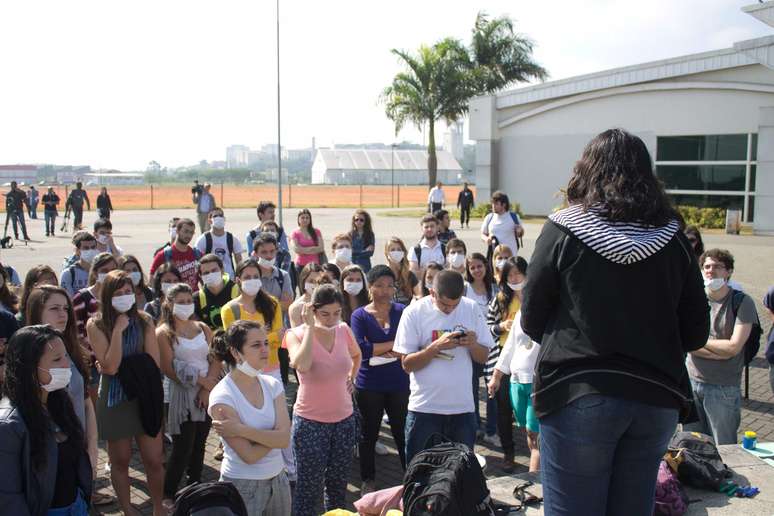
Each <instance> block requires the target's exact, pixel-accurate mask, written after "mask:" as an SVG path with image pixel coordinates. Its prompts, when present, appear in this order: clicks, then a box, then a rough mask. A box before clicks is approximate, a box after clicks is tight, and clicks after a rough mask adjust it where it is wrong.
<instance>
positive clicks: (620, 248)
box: [549, 204, 680, 265]
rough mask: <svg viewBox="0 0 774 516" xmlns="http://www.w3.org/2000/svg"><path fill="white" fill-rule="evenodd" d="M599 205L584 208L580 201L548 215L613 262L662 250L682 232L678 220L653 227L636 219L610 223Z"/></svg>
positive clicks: (624, 262) (638, 258)
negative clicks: (637, 221)
mask: <svg viewBox="0 0 774 516" xmlns="http://www.w3.org/2000/svg"><path fill="white" fill-rule="evenodd" d="M599 213H600V210H599V209H598V208H596V209H595V208H594V207H591V208H589V209H588V210H586V211H584V209H583V206H581V205H579V204H577V205H573V206H570V207H569V208H565V209H563V210H560V211H558V212H556V213H553V214H551V215H550V216H549V219H551V220H552V221H553V222H554V223H555V224H558V225H559V226H562V227H564V228H566V229H567V230H568V231H570V232H571V233H572V234H573V235H575V237H576V238H578V239H579V240H580V241H581V242H583V243H584V244H586V245H587V246H589V247H590V248H591V249H593V250H594V251H595V252H596V253H597V254H599V255H600V256H602V257H604V258H606V259H607V260H610V261H611V262H613V263H618V264H621V265H629V264H632V263H636V262H639V261H642V260H645V259H646V258H649V257H650V256H653V255H654V254H656V253H657V252H659V251H660V250H661V249H663V248H664V247H665V246H666V245H667V244H668V243H669V242H670V241H671V240H672V238H673V237H674V236H675V234H676V233H677V232H678V231H679V229H680V225H679V224H678V222H677V221H676V220H673V221H671V222H669V224H667V225H666V226H661V227H654V226H648V225H646V224H638V223H636V222H611V221H609V220H607V219H605V218H604V217H602V216H601V215H600V214H599Z"/></svg>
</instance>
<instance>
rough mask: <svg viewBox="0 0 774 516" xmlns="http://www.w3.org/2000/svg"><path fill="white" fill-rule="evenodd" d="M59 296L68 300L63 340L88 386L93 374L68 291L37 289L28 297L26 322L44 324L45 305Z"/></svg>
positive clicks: (55, 288)
mask: <svg viewBox="0 0 774 516" xmlns="http://www.w3.org/2000/svg"><path fill="white" fill-rule="evenodd" d="M54 294H59V295H61V296H63V297H64V298H65V299H66V300H67V325H66V326H65V329H64V331H63V332H61V333H62V340H63V341H64V345H65V349H66V350H67V354H68V355H70V360H72V361H73V363H74V364H75V368H76V369H78V372H79V373H81V376H83V381H84V382H86V385H88V383H89V378H90V377H91V372H90V371H89V368H88V367H87V364H88V359H87V357H86V354H85V353H84V352H83V348H82V347H81V344H80V341H79V340H78V321H77V319H76V318H75V310H73V301H72V300H71V299H70V296H68V295H67V291H66V290H65V289H63V288H61V287H54V286H51V285H41V286H39V287H35V288H34V289H32V292H30V295H29V296H28V297H27V309H26V311H25V312H24V322H25V323H27V324H28V325H35V324H42V323H43V310H44V309H45V305H46V303H47V302H48V300H49V299H51V296H53V295H54Z"/></svg>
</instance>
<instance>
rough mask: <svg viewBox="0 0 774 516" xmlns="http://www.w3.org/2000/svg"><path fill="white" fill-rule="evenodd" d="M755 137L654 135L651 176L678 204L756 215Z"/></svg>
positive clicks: (749, 217)
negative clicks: (654, 173) (735, 210)
mask: <svg viewBox="0 0 774 516" xmlns="http://www.w3.org/2000/svg"><path fill="white" fill-rule="evenodd" d="M757 146H758V135H757V134H754V133H750V134H718V135H695V136H659V137H658V139H657V143H656V175H657V176H658V177H659V179H661V180H662V181H663V182H664V185H665V187H666V189H667V193H669V194H670V195H671V197H672V199H673V201H674V202H675V204H677V205H689V206H699V207H715V208H726V209H740V210H742V217H743V220H744V221H746V222H752V220H753V216H754V214H755V204H754V200H755V198H754V194H755V173H756V165H757V163H756V158H757Z"/></svg>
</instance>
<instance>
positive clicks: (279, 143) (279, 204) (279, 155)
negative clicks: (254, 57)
mask: <svg viewBox="0 0 774 516" xmlns="http://www.w3.org/2000/svg"><path fill="white" fill-rule="evenodd" d="M281 120H282V119H281V117H280V22H279V0H277V207H278V208H279V225H280V227H282V131H281V127H282V124H281Z"/></svg>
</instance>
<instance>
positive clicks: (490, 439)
mask: <svg viewBox="0 0 774 516" xmlns="http://www.w3.org/2000/svg"><path fill="white" fill-rule="evenodd" d="M484 442H485V443H486V444H488V445H490V446H494V447H495V448H499V447H500V446H502V444H501V443H500V436H499V435H497V434H492V435H485V436H484Z"/></svg>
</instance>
